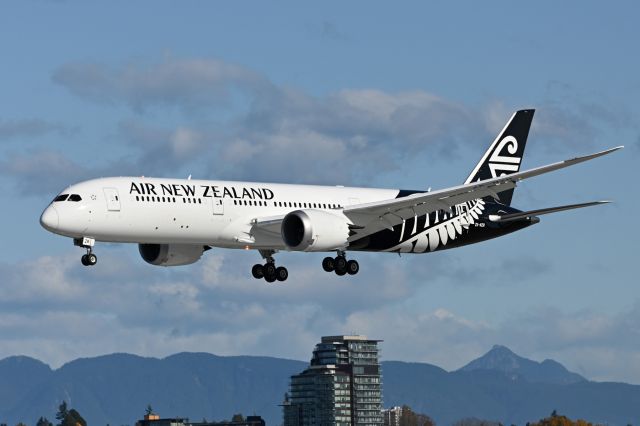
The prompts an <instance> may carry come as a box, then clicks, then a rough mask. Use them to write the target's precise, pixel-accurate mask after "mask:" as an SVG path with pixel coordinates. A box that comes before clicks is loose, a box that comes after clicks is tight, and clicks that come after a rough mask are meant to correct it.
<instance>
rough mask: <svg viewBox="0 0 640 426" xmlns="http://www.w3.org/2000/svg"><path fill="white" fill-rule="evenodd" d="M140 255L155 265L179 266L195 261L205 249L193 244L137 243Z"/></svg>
mask: <svg viewBox="0 0 640 426" xmlns="http://www.w3.org/2000/svg"><path fill="white" fill-rule="evenodd" d="M138 250H139V251H140V256H142V258H143V259H144V261H145V262H147V263H150V264H152V265H156V266H180V265H190V264H192V263H195V262H197V261H198V260H200V258H201V257H202V253H204V251H205V250H206V248H205V247H204V246H201V245H193V244H138Z"/></svg>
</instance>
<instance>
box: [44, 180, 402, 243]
mask: <svg viewBox="0 0 640 426" xmlns="http://www.w3.org/2000/svg"><path fill="white" fill-rule="evenodd" d="M61 194H65V195H66V194H69V195H79V198H80V200H79V201H70V200H69V199H67V200H64V201H54V202H52V203H51V204H50V205H49V206H48V207H47V209H46V210H45V212H44V213H43V214H42V218H41V222H42V223H43V226H45V228H47V229H48V230H50V231H52V232H55V233H58V234H60V235H65V236H68V237H72V238H84V237H90V238H93V239H95V240H96V241H105V242H121V243H156V244H165V243H175V244H202V245H210V246H216V247H225V248H247V245H248V244H247V238H248V236H249V233H250V230H251V226H252V221H253V220H254V219H256V218H265V217H266V218H268V217H270V216H274V217H278V216H280V217H281V216H283V215H286V214H287V213H289V212H291V211H294V210H299V209H314V210H322V211H328V212H332V213H333V214H336V215H341V216H342V208H343V207H344V206H348V205H353V204H360V203H368V202H375V201H380V200H385V199H390V198H395V197H396V195H397V194H398V190H393V189H373V188H356V187H340V186H338V187H336V186H317V185H291V184H266V183H255V182H230V181H207V180H191V179H189V180H186V179H162V178H146V177H139V178H133V177H116V178H102V179H93V180H89V181H85V182H81V183H78V184H75V185H72V186H69V187H68V188H66V189H65V190H64V191H62V193H61ZM74 198H75V199H77V198H78V197H74ZM345 220H347V221H348V219H346V217H345ZM274 245H276V246H275V247H274ZM267 246H268V247H269V248H272V249H285V246H284V244H283V243H282V239H279V238H275V239H274V240H273V241H269V243H268V245H267ZM251 248H257V249H259V248H261V247H260V245H255V244H252V245H251Z"/></svg>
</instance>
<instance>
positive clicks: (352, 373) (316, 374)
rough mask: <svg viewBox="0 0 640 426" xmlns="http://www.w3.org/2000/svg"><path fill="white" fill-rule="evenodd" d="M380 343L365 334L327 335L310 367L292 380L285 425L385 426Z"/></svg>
mask: <svg viewBox="0 0 640 426" xmlns="http://www.w3.org/2000/svg"><path fill="white" fill-rule="evenodd" d="M378 342H380V340H370V339H367V337H366V336H325V337H323V338H322V339H321V341H320V343H318V344H317V345H316V347H315V349H314V351H313V357H312V358H311V362H310V363H309V368H307V369H306V370H304V371H303V372H302V373H300V374H297V375H295V376H291V385H290V392H289V394H288V395H286V396H285V401H284V402H283V404H282V406H283V412H284V426H320V425H323V426H324V425H336V426H356V425H372V426H378V425H379V426H382V413H381V409H382V381H381V379H380V377H381V374H380V362H379V360H378Z"/></svg>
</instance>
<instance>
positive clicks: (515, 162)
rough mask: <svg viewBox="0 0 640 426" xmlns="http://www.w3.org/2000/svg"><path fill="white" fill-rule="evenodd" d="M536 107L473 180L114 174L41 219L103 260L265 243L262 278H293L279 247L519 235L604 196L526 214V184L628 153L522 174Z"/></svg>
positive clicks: (397, 244) (352, 264) (438, 242)
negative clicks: (434, 182) (380, 183)
mask: <svg viewBox="0 0 640 426" xmlns="http://www.w3.org/2000/svg"><path fill="white" fill-rule="evenodd" d="M534 112H535V110H533V109H526V110H520V111H516V112H515V113H514V114H513V115H512V116H511V118H510V119H509V121H508V122H507V124H506V125H505V126H504V128H503V129H502V131H501V132H500V133H499V134H498V136H497V137H496V139H495V140H494V141H493V143H492V144H491V145H490V147H489V149H488V150H487V151H486V152H485V153H484V155H483V156H482V158H481V159H480V161H479V162H478V164H477V165H476V166H475V168H474V169H473V170H472V172H471V173H470V174H469V177H468V178H467V179H466V180H465V181H464V183H463V184H462V185H458V186H452V187H449V188H445V189H440V190H434V191H432V190H430V189H429V190H403V189H378V188H357V187H343V186H318V185H294V184H274V183H261V182H235V181H213V180H192V179H191V176H190V177H189V179H164V178H149V177H107V178H99V179H93V180H88V181H84V182H80V183H77V184H74V185H71V186H69V187H68V188H66V189H65V190H64V191H62V192H61V193H60V194H59V195H57V196H56V197H55V198H54V199H53V201H52V202H51V204H49V206H48V207H46V209H45V210H44V212H43V213H42V216H41V217H40V223H41V225H42V226H43V227H44V228H45V229H46V230H48V231H50V232H53V233H56V234H60V235H63V236H66V237H70V238H72V239H73V242H74V244H75V245H76V246H79V247H81V248H83V249H85V250H86V254H84V255H83V256H82V258H81V261H82V264H83V265H85V266H90V265H95V264H96V262H97V259H98V258H97V256H96V255H95V253H94V252H93V248H94V245H95V243H96V242H97V241H102V242H115V243H136V244H138V248H139V252H140V255H141V257H142V259H144V261H146V262H147V263H150V264H152V265H159V266H178V265H188V264H192V263H195V262H197V261H198V260H199V259H200V258H201V257H202V255H203V253H204V252H205V251H207V250H209V249H211V248H212V247H218V248H229V249H246V250H250V249H252V250H258V252H259V253H260V255H261V256H262V258H263V259H264V263H257V264H255V265H253V267H252V269H251V273H252V275H253V277H254V278H257V279H264V280H266V281H267V282H269V283H273V282H275V281H276V280H277V281H285V280H286V279H287V277H288V276H289V272H288V271H287V269H286V268H285V267H284V266H276V264H275V260H274V255H275V254H276V253H277V252H279V251H301V252H329V253H334V252H335V253H336V255H335V256H333V257H332V256H327V257H325V258H324V259H323V261H322V268H323V269H324V270H325V271H327V272H334V273H335V274H337V275H340V276H342V275H347V274H348V275H355V274H356V273H358V271H359V269H360V266H359V264H358V262H357V261H356V260H355V259H349V260H347V257H346V253H347V251H349V252H357V251H369V252H391V253H430V252H434V251H440V250H445V249H451V248H455V247H461V246H464V245H467V244H473V243H477V242H480V241H485V240H489V239H492V238H495V237H499V236H502V235H506V234H509V233H511V232H514V231H518V230H521V229H524V228H526V227H528V226H531V225H533V224H536V223H538V222H539V221H540V219H539V216H541V215H544V214H548V213H554V212H559V211H564V210H570V209H577V208H582V207H588V206H594V205H598V204H605V203H608V202H609V201H594V202H588V203H580V204H570V205H564V206H558V207H551V208H543V209H536V210H529V211H521V210H518V209H516V208H514V207H511V200H512V197H513V192H514V189H515V187H516V185H517V183H518V182H520V181H522V180H524V179H528V178H531V177H534V176H538V175H541V174H544V173H548V172H551V171H554V170H558V169H562V168H565V167H569V166H572V165H575V164H578V163H582V162H585V161H588V160H592V159H594V158H597V157H601V156H603V155H607V154H610V153H612V152H614V151H617V150H619V149H621V148H623V147H622V146H619V147H615V148H611V149H607V150H605V151H601V152H597V153H594V154H591V155H586V156H583V157H576V158H573V159H569V160H565V161H561V162H558V163H553V164H549V165H546V166H541V167H536V168H533V169H529V170H526V171H520V165H521V163H522V158H523V154H524V149H525V145H526V142H527V137H528V134H529V128H530V126H531V122H532V120H533V115H534Z"/></svg>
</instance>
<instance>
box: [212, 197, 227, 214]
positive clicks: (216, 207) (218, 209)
mask: <svg viewBox="0 0 640 426" xmlns="http://www.w3.org/2000/svg"><path fill="white" fill-rule="evenodd" d="M222 201H223V199H222V198H214V199H213V214H224V204H223V203H222Z"/></svg>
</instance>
